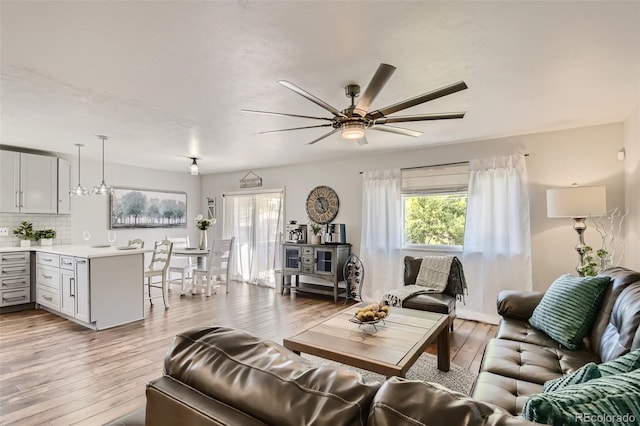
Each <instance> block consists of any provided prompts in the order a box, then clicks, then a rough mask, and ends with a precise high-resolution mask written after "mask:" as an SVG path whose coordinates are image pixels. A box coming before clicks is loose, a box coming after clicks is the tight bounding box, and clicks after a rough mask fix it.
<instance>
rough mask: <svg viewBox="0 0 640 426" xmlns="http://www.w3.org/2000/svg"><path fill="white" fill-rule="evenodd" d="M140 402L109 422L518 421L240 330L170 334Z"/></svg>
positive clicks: (392, 424)
mask: <svg viewBox="0 0 640 426" xmlns="http://www.w3.org/2000/svg"><path fill="white" fill-rule="evenodd" d="M164 369H165V371H164V375H163V376H162V377H160V378H158V379H156V380H153V381H152V382H151V383H149V384H148V385H147V390H146V396H147V404H146V407H144V408H142V409H140V410H137V411H135V412H133V413H131V414H129V415H127V416H125V417H123V418H120V419H118V420H115V421H114V422H112V423H110V425H129V426H130V425H145V424H146V425H154V426H164V425H167V426H169V425H194V426H200V425H239V426H240V425H242V426H245V425H247V426H251V425H278V426H285V425H300V426H302V425H331V426H336V425H341V426H342V425H360V426H364V425H372V426H415V425H418V424H430V425H521V424H529V423H528V422H525V421H523V420H521V419H518V418H517V417H513V416H511V415H510V414H508V413H507V412H506V411H504V410H502V409H500V408H498V407H495V406H492V405H490V404H485V403H483V402H480V401H475V400H473V399H471V398H470V397H468V396H465V395H462V394H459V393H456V392H452V391H450V390H448V389H446V388H444V387H442V386H440V385H437V384H431V383H426V382H420V381H405V380H403V379H399V378H391V379H388V380H386V381H385V382H384V383H380V382H375V383H371V384H365V383H363V382H362V378H361V376H360V374H358V373H355V372H353V371H350V370H347V369H345V368H342V367H334V366H317V365H314V364H312V363H311V362H309V361H308V360H306V359H304V358H301V357H300V356H298V355H296V354H294V353H293V352H291V351H289V350H288V349H286V348H284V347H283V346H281V345H279V344H277V343H274V342H272V341H268V340H263V339H260V338H257V337H255V336H252V335H250V334H248V333H246V332H243V331H240V330H234V329H231V328H226V327H209V328H200V329H193V330H189V331H186V332H184V333H181V334H179V335H178V336H176V337H175V339H174V341H173V343H172V345H171V347H170V348H169V350H168V351H167V354H166V357H165V363H164Z"/></svg>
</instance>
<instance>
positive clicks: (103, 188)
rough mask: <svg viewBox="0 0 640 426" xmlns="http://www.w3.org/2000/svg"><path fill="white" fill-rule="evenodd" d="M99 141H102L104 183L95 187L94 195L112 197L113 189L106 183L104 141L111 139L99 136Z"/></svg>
mask: <svg viewBox="0 0 640 426" xmlns="http://www.w3.org/2000/svg"><path fill="white" fill-rule="evenodd" d="M98 139H100V140H101V141H102V183H101V184H100V185H96V186H94V187H93V195H111V194H112V192H113V189H112V188H111V187H110V186H109V185H107V184H106V183H104V141H106V140H107V139H109V138H108V137H107V136H103V135H98Z"/></svg>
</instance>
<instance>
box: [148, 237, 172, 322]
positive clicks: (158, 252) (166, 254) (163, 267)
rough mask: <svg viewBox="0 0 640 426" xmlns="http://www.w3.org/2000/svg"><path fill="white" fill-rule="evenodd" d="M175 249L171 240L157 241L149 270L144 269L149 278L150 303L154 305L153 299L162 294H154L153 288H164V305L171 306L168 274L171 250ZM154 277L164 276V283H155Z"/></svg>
mask: <svg viewBox="0 0 640 426" xmlns="http://www.w3.org/2000/svg"><path fill="white" fill-rule="evenodd" d="M172 250H173V243H172V242H171V241H169V240H161V241H156V242H155V245H154V247H153V253H152V254H151V263H150V264H149V267H148V268H147V270H145V271H144V277H145V279H146V280H147V291H148V293H149V303H151V304H152V305H153V299H154V298H155V297H160V296H152V295H151V289H152V288H159V289H162V299H163V300H164V307H165V309H167V308H168V307H169V295H168V294H167V293H168V290H169V288H168V287H169V284H168V282H167V276H168V271H169V263H170V262H171V252H172ZM154 277H162V284H161V285H157V284H154V283H153V278H154Z"/></svg>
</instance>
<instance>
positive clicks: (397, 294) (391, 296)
mask: <svg viewBox="0 0 640 426" xmlns="http://www.w3.org/2000/svg"><path fill="white" fill-rule="evenodd" d="M425 293H433V292H432V291H429V289H427V288H426V287H425V286H422V285H416V284H409V285H405V286H404V287H400V288H394V289H393V290H391V291H388V292H386V293H385V294H384V295H383V296H382V303H386V304H387V305H390V306H398V307H402V302H404V300H405V299H408V298H410V297H412V296H415V295H416V294H425Z"/></svg>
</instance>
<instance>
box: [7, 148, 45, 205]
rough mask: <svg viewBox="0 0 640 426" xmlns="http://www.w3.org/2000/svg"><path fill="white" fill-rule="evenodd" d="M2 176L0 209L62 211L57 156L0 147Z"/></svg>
mask: <svg viewBox="0 0 640 426" xmlns="http://www.w3.org/2000/svg"><path fill="white" fill-rule="evenodd" d="M16 159H17V160H16ZM16 176H18V178H16ZM0 178H1V180H0V211H2V212H22V213H57V212H58V159H57V158H56V157H50V156H47V155H38V154H27V153H23V152H12V151H3V150H0Z"/></svg>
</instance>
